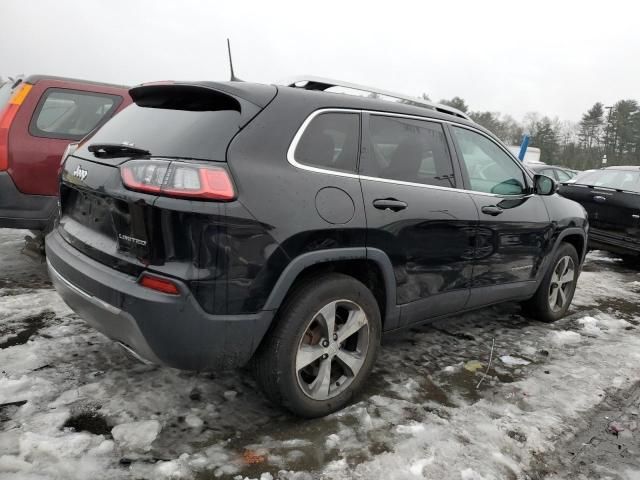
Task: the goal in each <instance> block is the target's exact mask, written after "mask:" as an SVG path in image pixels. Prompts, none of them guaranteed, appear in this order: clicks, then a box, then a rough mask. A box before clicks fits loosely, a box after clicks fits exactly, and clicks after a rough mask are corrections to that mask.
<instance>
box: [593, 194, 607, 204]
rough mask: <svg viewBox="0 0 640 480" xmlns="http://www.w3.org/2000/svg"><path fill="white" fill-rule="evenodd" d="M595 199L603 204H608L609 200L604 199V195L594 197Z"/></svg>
mask: <svg viewBox="0 0 640 480" xmlns="http://www.w3.org/2000/svg"><path fill="white" fill-rule="evenodd" d="M593 199H594V200H595V201H596V202H598V203H602V202H606V201H607V198H606V197H603V196H602V195H595V196H594V197H593Z"/></svg>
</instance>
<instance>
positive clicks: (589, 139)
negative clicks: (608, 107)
mask: <svg viewBox="0 0 640 480" xmlns="http://www.w3.org/2000/svg"><path fill="white" fill-rule="evenodd" d="M603 127H604V106H603V105H602V103H600V102H597V103H595V104H594V105H593V107H591V108H590V109H589V110H587V113H585V114H584V115H582V120H581V121H580V124H579V128H580V130H579V133H578V137H579V138H580V144H581V145H582V146H583V147H584V148H586V149H587V150H591V149H592V148H596V147H599V146H600V143H601V142H602V134H603Z"/></svg>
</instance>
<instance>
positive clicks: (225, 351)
mask: <svg viewBox="0 0 640 480" xmlns="http://www.w3.org/2000/svg"><path fill="white" fill-rule="evenodd" d="M45 245H46V251H47V265H48V268H49V275H50V277H51V281H52V282H53V284H54V286H55V288H56V290H57V291H58V293H59V294H60V296H61V297H62V298H63V299H64V301H65V302H66V303H67V304H68V305H69V306H70V307H71V309H72V310H74V311H75V312H76V313H77V314H78V315H80V317H82V318H83V319H84V320H85V321H86V322H87V323H89V324H90V325H91V326H93V327H94V328H95V329H96V330H99V331H100V332H102V333H104V334H105V335H106V336H107V337H109V338H111V339H113V340H115V341H118V342H120V343H122V344H124V345H125V346H126V347H128V348H129V349H131V350H132V351H133V352H134V353H135V354H137V355H138V356H140V357H141V358H142V359H144V360H147V361H149V362H151V363H156V364H160V365H166V366H170V367H173V368H180V369H184V370H203V369H224V368H234V367H239V366H242V365H244V364H246V363H247V362H248V361H249V359H250V358H251V356H252V355H253V353H254V351H255V350H256V348H257V347H258V345H259V343H260V341H261V340H262V337H263V336H264V334H265V332H266V331H267V329H268V327H269V325H270V323H271V320H272V318H273V313H274V312H273V311H269V310H265V311H262V312H259V313H256V314H251V315H237V316H236V315H210V314H208V313H206V312H205V311H204V310H202V308H201V307H200V305H199V304H198V303H197V302H196V300H195V299H194V298H193V296H192V295H191V293H190V292H189V290H188V288H187V286H186V285H185V284H183V283H181V282H176V283H177V284H178V286H179V288H180V291H181V294H180V295H166V294H163V293H159V292H156V291H154V290H150V289H148V288H145V287H142V286H140V285H139V284H138V283H137V278H135V277H132V276H129V275H126V274H123V273H120V272H118V271H116V270H113V269H111V268H109V267H107V266H106V265H103V264H101V263H98V262H96V261H95V260H93V259H91V258H89V257H87V256H86V255H84V254H82V253H80V252H79V251H77V250H76V249H74V248H73V247H71V246H70V245H68V244H67V243H66V241H65V240H64V239H63V238H62V237H61V236H60V234H59V233H58V232H57V231H55V230H54V231H53V232H52V233H50V234H49V235H48V236H47V239H46V243H45ZM172 280H174V281H175V279H172Z"/></svg>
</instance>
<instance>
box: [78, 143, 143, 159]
mask: <svg viewBox="0 0 640 480" xmlns="http://www.w3.org/2000/svg"><path fill="white" fill-rule="evenodd" d="M87 150H89V151H90V152H91V153H93V154H94V155H95V156H96V157H127V156H129V155H151V152H150V151H149V150H145V149H144V148H138V147H134V146H133V145H127V144H124V143H92V144H91V145H89V146H88V147H87Z"/></svg>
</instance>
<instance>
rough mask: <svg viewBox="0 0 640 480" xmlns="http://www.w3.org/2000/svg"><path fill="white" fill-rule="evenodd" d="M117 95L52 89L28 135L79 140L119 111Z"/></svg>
mask: <svg viewBox="0 0 640 480" xmlns="http://www.w3.org/2000/svg"><path fill="white" fill-rule="evenodd" d="M121 101H122V98H121V97H118V96H117V95H104V94H99V93H90V92H81V91H77V90H67V89H61V88H50V89H48V90H47V91H46V92H45V94H44V95H43V97H42V99H41V100H40V103H39V104H38V108H37V110H36V113H35V114H34V116H33V118H32V120H31V124H30V126H29V131H30V133H31V134H32V135H35V136H37V137H48V138H61V139H70V140H80V139H81V138H83V137H84V136H85V135H87V134H88V133H89V132H91V131H92V130H93V129H94V128H96V127H97V126H98V125H99V124H100V123H102V122H103V121H104V120H105V119H106V118H107V116H110V115H111V113H113V111H114V110H115V109H116V108H117V107H118V105H119V104H120V102H121Z"/></svg>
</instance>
